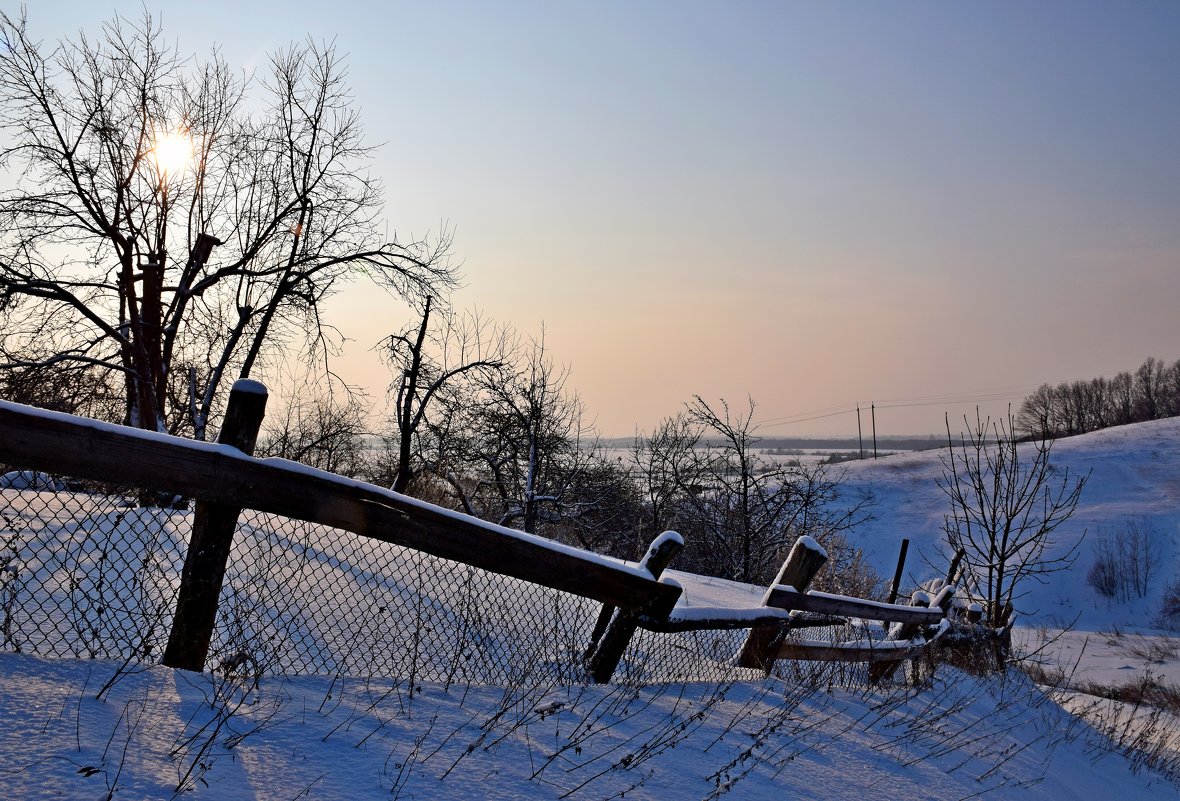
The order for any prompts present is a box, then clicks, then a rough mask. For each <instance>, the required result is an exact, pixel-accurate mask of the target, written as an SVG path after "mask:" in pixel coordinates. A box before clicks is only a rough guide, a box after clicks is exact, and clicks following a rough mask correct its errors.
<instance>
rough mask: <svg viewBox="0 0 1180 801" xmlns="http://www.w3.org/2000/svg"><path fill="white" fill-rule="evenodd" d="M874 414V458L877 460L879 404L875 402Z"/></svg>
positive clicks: (873, 405) (873, 406)
mask: <svg viewBox="0 0 1180 801" xmlns="http://www.w3.org/2000/svg"><path fill="white" fill-rule="evenodd" d="M871 408H872V412H873V458H874V459H876V458H877V404H876V402H875V401H874V402H873V404H872V407H871Z"/></svg>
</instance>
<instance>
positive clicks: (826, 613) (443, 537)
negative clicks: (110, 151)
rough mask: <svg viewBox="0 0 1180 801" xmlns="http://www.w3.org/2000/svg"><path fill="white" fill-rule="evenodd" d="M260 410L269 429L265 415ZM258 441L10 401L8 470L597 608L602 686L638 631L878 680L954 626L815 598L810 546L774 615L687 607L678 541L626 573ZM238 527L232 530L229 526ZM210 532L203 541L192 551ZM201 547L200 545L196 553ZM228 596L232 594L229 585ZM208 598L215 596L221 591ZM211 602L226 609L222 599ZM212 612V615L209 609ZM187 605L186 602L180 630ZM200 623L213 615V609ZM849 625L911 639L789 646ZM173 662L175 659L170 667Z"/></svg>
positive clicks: (939, 610) (5, 438) (592, 655)
mask: <svg viewBox="0 0 1180 801" xmlns="http://www.w3.org/2000/svg"><path fill="white" fill-rule="evenodd" d="M259 389H261V393H262V396H263V400H262V404H265V388H261V387H260V385H254V387H244V386H243V387H238V388H236V391H235V393H231V406H232V405H234V404H235V403H237V401H235V399H234V395H235V394H236V393H237V390H241V391H245V392H253V393H257V392H258V391H259ZM239 400H240V399H239ZM255 401H256V399H255ZM255 401H250V402H255ZM257 411H258V415H257V416H258V418H259V419H260V418H261V407H259V408H258V410H257ZM255 425H256V423H255ZM256 430H257V429H256V428H255V432H256ZM252 437H253V435H252V434H250V433H249V432H247V433H245V434H241V432H239V435H238V436H237V437H236V438H234V437H230V438H228V439H227V440H226V441H223V442H219V443H218V444H213V443H204V442H195V441H192V440H186V439H180V438H177V437H171V436H167V435H163V434H156V433H152V432H147V431H142V430H139V429H133V428H127V427H124V426H117V425H112V424H108V423H101V422H97V421H92V420H84V419H81V418H77V417H72V416H69V415H64V414H58V413H54V412H47V411H43V410H39V409H33V408H31V407H27V406H22V405H19V404H14V403H9V402H6V401H0V464H6V465H11V466H13V467H18V468H29V469H33V470H38V471H44V472H49V473H58V474H61V475H65V476H73V477H77V478H80V479H87V480H93V481H98V482H105V483H108V484H117V485H123V486H127V487H135V488H138V489H141V490H150V491H161V492H166V493H170V494H180V495H182V496H186V497H189V498H193V499H196V500H197V501H198V515H197V517H198V518H200V517H202V514H204V515H205V517H206V518H208V517H209V511H210V510H212V512H213V514H212V521H213V528H212V529H211V530H212V531H214V533H213V534H212V535H210V536H212V537H213V539H214V540H219V538H220V540H224V538H225V536H226V535H225V533H224V531H223V530H225V531H228V532H229V534H228V536H231V537H232V528H233V526H232V523H233V522H234V521H236V518H237V515H238V513H239V511H240V510H241V509H254V510H257V511H261V512H267V513H272V514H276V515H282V516H284V517H288V518H292V519H297V520H304V521H308V522H312V523H318V524H322V525H326V526H331V527H334V528H339V529H343V530H346V531H350V532H353V533H355V534H358V535H361V536H364V537H369V538H372V539H375V540H379V541H382V542H388V543H392V544H394V545H399V546H404V547H407V548H411V549H414V550H418V551H421V552H423V553H426V554H430V555H432V556H436V557H441V558H443V559H449V560H452V561H455V562H459V563H463V564H466V565H470V566H472V567H476V568H480V569H482V570H486V571H489V572H493V573H498V574H501V575H505V576H511V577H514V578H517V579H521V580H524V581H527V582H531V583H533V584H537V585H540V586H543V587H549V588H552V589H555V590H560V591H562V592H566V593H571V594H573V595H578V596H581V597H584V598H589V599H593V600H596V601H598V602H600V603H602V604H603V605H604V606H603V611H602V614H601V615H600V616H599V623H598V625H597V626H596V627H595V631H594V633H593V635H592V642H591V644H590V647H589V649H588V650H587V652H586V654H585V659H586V663H587V667H588V670H589V672H590V673H591V675H592V676H593V678H594V679H595V680H596V681H599V682H604V681H609V680H610V679H611V677H612V675H613V673H614V670H615V669H616V666H617V664H618V662H619V659H620V658H621V656H622V654H623V652H624V651H625V650H626V648H627V645H628V643H629V641H630V639H631V637H632V635H633V634H634V632H635V630H636V629H637V628H644V629H648V630H650V631H656V632H681V631H699V630H708V629H712V630H719V629H742V628H749V629H751V634H750V636H749V638H748V640H747V642H746V645H745V647H744V648H743V649H742V652H741V654H740V655H739V657H738V660H737V664H739V665H742V666H746V667H760V668H762V669H763V670H769V667H770V666H771V665H772V663H773V662H774V660H776V659H785V658H790V659H816V660H827V659H841V660H843V661H867V662H870V663H873V664H874V665H877V664H881V665H882V669H881V670H878V671H876V672H875V673H873V674H871V675H874V676H876V677H880V676H884V675H887V674H888V673H889V672H892V671H891V667H892V666H894V665H896V663H897V662H898V661H899V660H901V659H904V658H906V657H907V656H910V655H912V654H913V653H915V652H916V651H917V650H919V649H920V648H922V647H925V646H924V643H929V642H931V641H932V640H933V639H934V638H935V637H937V636H939V635H940V634H941V633H942V632H943V631H944V630H945V629H946V627H947V625H948V624H947V623H946V622H945V618H946V614H947V610H948V609H949V608H950V600H949V597H950V596H949V594H948V593H945V592H944V594H943V596H941V597H940V602H941V605H937V604H936V605H932V606H931V608H921V607H917V606H912V605H911V606H906V605H901V604H886V603H880V602H875V601H867V600H863V599H858V598H848V597H844V596H836V595H829V594H825V593H818V592H807V591H805V590H806V586H807V583H808V582H810V580H811V577H812V576H813V575H814V574H815V572H816V571H817V570H818V569H819V568H820V566H822V564H823V563H824V560H825V559H826V555H824V554H823V553H822V549H821V548H819V546H818V545H816V544H815V543H814V541H813V540H811V539H810V538H802V539H801V540H800V541H799V543H797V544H796V547H795V550H793V551H792V553H791V555H790V556H788V559H787V562H786V563H785V564H784V566H783V570H782V571H780V574H779V577H778V578H777V579H776V581H775V582H774V583H772V585H771V586H770V587H769V588H768V589H767V591H766V594H765V596H764V598H763V602H762V606H760V607H757V608H754V609H713V610H684V609H677V608H676V602H677V600H678V599H679V597H680V595H681V589H680V587H679V585H677V584H676V583H675V582H671V581H660V580H659V578H658V577H659V575H660V572H661V571H662V570H663V568H664V567H665V566H666V565H667V563H668V561H670V560H671V559H672V557H673V556H674V555H675V553H676V552H677V551H678V550H679V546H680V541H679V537H677V536H676V535H664V536H663V537H661V538H660V539H657V541H656V542H655V543H653V549H652V552H651V553H649V556H648V558H647V559H645V560H644V562H643V563H642V564H640V565H631V564H625V563H623V562H621V561H619V560H615V559H610V558H607V557H602V556H598V555H595V554H592V553H589V552H586V551H582V550H580V549H577V548H573V547H570V546H565V545H561V544H558V543H554V542H551V541H549V540H546V539H543V538H541V537H537V536H533V535H529V534H525V533H523V532H520V531H516V530H514V529H508V528H504V527H502V526H497V525H494V524H491V523H487V522H484V521H481V520H478V519H475V518H472V517H469V516H466V515H463V514H459V513H456V512H452V511H449V510H446V509H443V508H440V507H437V506H433V505H431V504H428V503H424V502H421V501H418V500H415V499H412V498H409V497H406V496H404V495H400V494H398V493H395V492H392V491H390V490H386V489H382V488H380V487H376V486H373V485H371V484H365V483H363V482H359V481H354V480H351V479H347V478H343V477H341V476H337V475H334V474H331V473H325V472H322V471H319V470H314V469H311V468H308V467H306V466H303V465H300V464H296V463H294V462H288V461H285V460H281V459H256V458H253V457H252V456H250V455H248V453H247V452H246V451H249V450H251V449H252V447H253V439H252ZM235 445H236V446H237V447H235ZM202 504H203V505H204V512H202V506H201V505H202ZM222 518H224V519H222ZM226 521H229V523H230V526H229V527H228V529H227V528H226V526H224V525H222V524H223V523H225V522H226ZM202 528H203V529H204V528H207V526H204V525H203V526H202ZM217 531H221V532H222V533H220V534H219V533H216V532H217ZM199 533H200V532H196V531H194V543H195V542H196V538H197V535H198V534H199ZM201 536H205V535H204V534H202V535H201ZM222 546H224V547H222ZM218 548H219V553H220V551H224V552H225V554H226V555H227V554H228V543H227V542H221V545H220V546H218ZM194 550H195V549H194V548H193V547H190V549H189V551H190V556H191V555H192V552H193V551H194ZM218 558H219V559H222V558H223V557H222V556H220V555H219V556H218ZM193 570H198V568H195V567H194V568H193ZM221 570H224V563H222V565H221ZM200 571H205V572H208V569H207V568H200V569H199V570H198V572H200ZM214 571H215V568H214ZM187 572H190V568H189V565H187V564H186V573H187ZM198 578H200V577H198ZM210 586H212V585H210ZM216 588H217V589H219V588H220V578H219V577H218V580H217V582H216ZM182 592H183V587H182ZM201 592H202V593H203V594H204V595H205V596H207V595H208V594H209V588H205V589H204V590H202V591H201ZM212 595H213V598H214V604H215V603H216V595H217V593H216V592H215V591H214V592H213V593H212ZM201 605H204V606H207V604H206V603H205V602H204V601H202V602H201V604H198V606H201ZM182 606H184V604H181V603H178V616H177V625H179V621H180V611H179V607H182ZM214 610H215V607H214ZM200 615H201V616H204V617H208V616H209V611H208V609H204V611H202V612H200ZM849 618H861V619H866V620H880V621H884V622H886V623H893V624H895V628H896V629H897V632H901V633H903V634H904V636H899V637H896V638H895V639H894V640H893V641H888V640H886V641H878V642H876V643H868V644H866V643H863V642H860V641H855V642H849V643H844V644H839V643H837V644H831V643H808V642H807V641H798V640H796V641H792V642H787V641H785V640H784V637H785V634H786V632H787V631H789V630H790V629H794V628H803V627H809V626H817V625H821V626H831V625H837V624H843V623H847V622H848V619H849ZM895 633H896V632H895ZM202 638H203V639H204V642H203V644H202V642H201V639H202ZM207 649H208V636H207V635H205V634H200V635H199V636H197V637H195V638H193V637H190V636H188V634H187V633H186V632H178V631H177V630H176V628H175V627H174V629H173V632H172V638H171V641H170V649H169V650H170V651H172V656H171V657H170V658H171V659H172V662H175V664H173V666H176V667H187V668H189V669H197V670H199V669H201V667H203V663H204V660H205V658H206V653H207ZM181 654H183V655H181ZM172 662H169V661H167V660H166V664H172Z"/></svg>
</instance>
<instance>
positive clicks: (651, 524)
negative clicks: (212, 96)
mask: <svg viewBox="0 0 1180 801" xmlns="http://www.w3.org/2000/svg"><path fill="white" fill-rule="evenodd" d="M701 433H702V428H701V426H700V425H699V424H697V423H695V422H693V421H692V420H690V419H689V417H688V416H687V415H686V414H685V413H684V412H680V413H678V414H676V415H675V416H673V417H666V418H664V419H663V420H662V421H661V422H660V424H659V425H658V426H657V427H656V429H655V431H654V432H652V434H651V436H644V435H637V436H636V437H635V439H634V441H633V442H632V445H631V451H630V453H629V457H630V461H631V466H632V467H633V469H634V471H635V475H636V481H637V482H638V484H639V486H640V492H641V494H642V496H643V500H644V503H645V505H646V507H647V511H648V516H647V518H648V519H647V527H646V528H647V530H646V534H647V537H646V539H645V540H644V542H645V543H647V542H650V541H651V540H652V539H654V538H655V537H657V536H659V535H660V534H661V533H663V532H664V531H666V530H668V529H673V528H676V526H677V525H678V520H679V518H680V516H681V515H680V514H679V513H682V512H683V511H684V510H685V509H686V508H688V506H687V504H686V503H685V500H686V498H688V497H689V496H690V495H691V494H692V493H695V492H698V491H699V489H700V479H701V476H700V475H699V468H700V466H701V461H700V459H698V458H697V454H696V448H697V446H698V445H699V444H700V440H701Z"/></svg>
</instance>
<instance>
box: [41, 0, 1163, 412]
mask: <svg viewBox="0 0 1180 801" xmlns="http://www.w3.org/2000/svg"><path fill="white" fill-rule="evenodd" d="M142 7H143V6H142V5H141V4H140V3H139V2H138V0H137V1H136V2H126V3H120V4H117V5H104V4H102V3H93V2H60V1H58V0H40V2H37V3H36V4H34V5H32V6H31V7H30V9H29V20H30V27H31V29H32V31H33V32H34V34H35V35H38V36H40V37H42V38H45V39H55V38H57V37H59V36H61V35H65V34H72V33H74V32H76V31H77V30H78V29H82V30H85V31H88V32H94V31H96V30H97V26H98V24H99V23H100V22H101V21H102V20H103V19H105V18H107V17H109V16H110V14H111V13H112V11H113V10H115V9H116V8H117V9H118V10H119V11H120V12H121V13H124V14H125V15H129V16H132V17H134V16H138V15H139V14H140V13H141V9H142ZM147 8H148V9H149V10H151V11H153V12H155V11H159V12H161V17H162V20H163V23H164V29H165V32H166V33H167V34H168V35H169V36H170V37H172V38H175V39H176V41H177V43H178V45H179V47H180V49H181V51H182V52H196V51H204V50H206V49H207V48H208V47H209V46H210V45H211V44H213V43H214V42H216V43H220V45H221V46H222V50H223V52H224V54H225V55H226V57H227V59H228V60H229V62H230V63H231V64H234V65H238V66H242V67H245V68H250V67H253V66H258V65H261V64H264V63H265V57H266V53H267V52H269V51H272V50H274V49H276V48H278V47H281V46H284V45H287V44H289V43H290V42H292V41H295V40H300V39H302V38H304V36H305V35H307V34H311V35H312V36H314V37H316V38H327V39H331V38H334V39H335V40H336V43H337V47H338V48H339V50H341V51H342V52H345V53H347V54H348V61H349V64H350V65H351V76H352V84H353V87H354V91H355V95H356V100H357V103H358V104H359V106H360V107H361V109H362V112H363V115H364V119H365V123H366V126H367V130H368V132H369V136H370V138H371V139H372V140H373V141H374V142H384V143H385V144H384V146H383V147H382V148H381V150H380V152H379V155H378V157H377V159H376V161H375V162H374V165H373V169H374V172H375V173H376V174H377V175H378V176H379V177H381V178H382V179H383V180H384V181H385V183H386V186H387V203H388V205H387V210H386V214H387V217H388V219H389V221H390V225H391V227H392V228H394V229H396V230H397V231H398V232H399V233H401V234H402V235H403V236H408V235H410V234H414V235H421V234H423V233H425V232H427V231H435V232H436V231H437V230H438V229H439V226H440V224H447V225H449V226H453V227H454V229H455V255H456V256H457V258H458V259H460V260H461V261H462V262H463V265H464V273H465V284H466V285H465V287H464V288H463V289H462V290H461V291H460V292H459V293H458V294H457V296H456V297H455V298H454V302H455V304H456V305H458V306H460V307H465V306H472V305H477V306H479V307H480V308H481V309H483V310H484V311H486V312H487V313H488V314H489V315H491V316H492V317H494V318H496V319H498V320H502V321H507V322H511V323H513V324H514V325H516V326H517V327H518V328H519V329H521V330H522V331H525V332H533V333H535V332H538V331H539V330H540V327H541V323H542V321H544V324H545V327H546V331H547V343H548V346H549V348H550V351H551V352H552V354H553V355H554V357H555V358H556V359H557V360H559V361H561V362H568V363H569V364H570V365H571V366H572V368H573V375H572V378H571V384H572V385H573V386H574V387H576V388H577V389H578V391H579V393H580V394H581V396H582V397H583V399H584V401H585V402H586V406H587V408H588V410H589V412H590V413H591V415H592V416H593V417H595V418H596V419H597V423H598V428H599V430H600V431H601V432H602V433H604V434H607V435H627V434H630V433H632V432H633V431H634V430H635V428H636V427H639V428H651V427H652V426H653V425H655V424H656V423H657V422H658V420H659V419H660V418H661V417H663V416H665V415H668V414H672V413H674V412H675V411H676V410H677V409H678V408H680V406H681V404H682V403H683V402H684V401H685V400H687V399H689V398H690V397H691V396H692V395H693V394H694V393H697V394H701V395H702V396H704V397H705V398H706V399H715V398H718V397H726V398H729V399H731V400H736V401H739V402H740V401H744V398H745V397H746V395H747V394H749V395H752V396H753V397H754V399H755V400H756V401H757V402H758V404H759V412H758V418H759V419H760V420H762V421H764V427H763V433H764V434H766V435H779V434H782V435H796V434H798V435H806V434H814V433H841V434H848V435H855V433H856V417H855V414H853V412H852V410H853V409H854V407H855V404H856V403H857V402H860V403H861V404H862V405H865V406H867V405H868V404H869V403H871V402H874V401H876V402H877V403H878V412H877V428H878V432H879V433H881V434H908V433H933V432H935V431H938V430H939V429H940V428H941V426H942V418H943V413H944V412H945V411H949V412H950V413H951V414H952V417H954V416H957V415H961V414H962V413H963V412H964V411H965V410H966V409H969V408H971V407H972V406H973V404H974V402H975V401H984V402H985V404H984V408H985V411H991V412H995V411H998V410H1000V409H1002V408H1003V404H1004V403H1006V402H1007V400H1009V399H1010V400H1012V401H1013V402H1018V401H1019V399H1020V398H1021V397H1022V396H1023V394H1024V393H1025V392H1027V391H1028V390H1031V389H1032V388H1034V387H1035V386H1036V385H1038V384H1040V383H1043V382H1051V383H1056V382H1059V381H1063V380H1070V379H1075V378H1091V377H1094V376H1098V375H1106V376H1110V375H1113V374H1114V373H1115V372H1118V371H1119V370H1124V369H1133V368H1134V367H1136V366H1138V365H1139V364H1140V363H1141V362H1142V360H1143V359H1144V358H1145V357H1147V356H1149V355H1154V356H1157V357H1160V358H1163V359H1166V360H1168V361H1173V360H1175V359H1177V358H1180V311H1178V308H1177V307H1178V306H1180V303H1178V301H1180V145H1178V143H1180V3H1176V2H1172V1H1171V0H1168V1H1166V2H1154V3H1152V2H1125V3H1123V2H1119V3H1116V2H1080V1H1079V0H1070V1H1069V2H1048V1H1039V2H1031V3H1030V2H986V3H974V2H971V3H968V2H928V3H914V2H891V3H815V2H725V3H722V2H712V3H699V2H660V3H630V2H594V3H590V2H587V3H548V2H546V3H475V2H472V3H439V2H431V3H422V2H416V3H402V2H383V3H354V2H336V3H324V2H315V3H311V2H303V1H302V0H288V1H287V2H282V3H269V2H232V3H230V2H202V3H191V4H179V3H163V4H161V3H158V2H157V3H152V2H151V0H148V2H147ZM331 313H332V314H333V315H334V319H335V321H336V322H337V324H338V325H339V326H340V327H341V328H342V329H343V330H344V332H345V333H346V334H347V335H348V336H349V337H351V338H352V339H353V342H351V343H350V344H349V346H348V350H347V353H346V356H345V361H344V362H343V364H342V372H343V374H344V375H345V377H346V378H348V379H349V380H351V381H353V382H356V383H359V384H363V385H367V386H368V387H369V388H370V389H371V390H372V391H373V392H374V393H375V394H380V392H381V391H382V390H383V387H384V385H385V383H386V382H387V376H386V374H385V373H384V372H383V371H382V369H381V368H380V367H379V365H378V363H377V361H376V359H375V357H374V355H373V354H372V353H370V352H369V348H371V346H372V345H373V344H374V343H375V342H376V341H377V340H378V339H380V337H381V336H382V335H384V334H386V333H388V332H389V331H391V330H393V329H395V328H400V327H401V326H402V325H404V324H405V322H406V321H407V309H406V307H405V306H404V305H403V304H400V303H398V302H395V301H392V300H389V299H386V298H382V297H380V296H379V295H378V294H376V293H373V292H372V291H371V289H368V288H357V289H355V290H353V291H349V292H346V293H344V294H343V295H341V296H340V297H339V298H337V299H335V300H334V301H333V305H332V307H331ZM951 401H955V402H953V403H952V402H951ZM960 401H965V402H966V405H964V403H961V402H960ZM829 412H840V413H839V414H836V415H834V416H825V417H820V416H819V415H822V414H826V413H829ZM813 417H816V418H818V419H810V420H802V418H813ZM797 421H798V422H797ZM866 425H867V416H866ZM866 431H867V429H866Z"/></svg>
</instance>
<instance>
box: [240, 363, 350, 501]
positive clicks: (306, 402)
mask: <svg viewBox="0 0 1180 801" xmlns="http://www.w3.org/2000/svg"><path fill="white" fill-rule="evenodd" d="M285 390H286V391H284V392H282V393H281V395H280V396H279V399H280V403H279V404H278V405H277V406H276V405H275V404H271V406H270V408H269V409H268V412H269V413H268V414H267V416H266V418H265V420H264V421H263V425H262V431H261V432H260V435H259V439H258V446H257V448H256V453H257V455H259V456H276V457H278V458H280V459H290V460H291V461H293V462H300V463H302V464H306V465H308V466H310V467H315V468H318V469H320V470H326V471H328V472H330V473H338V474H340V475H345V476H351V477H354V478H356V477H361V476H362V475H363V474H365V473H366V472H367V468H368V458H367V451H368V447H367V442H366V440H367V437H368V411H369V410H368V407H367V405H366V403H365V400H364V397H363V396H362V395H361V394H360V393H359V392H358V391H356V390H355V389H353V388H351V387H347V386H344V385H343V384H341V383H339V382H338V381H336V380H334V378H333V377H331V376H329V377H328V380H327V381H321V380H320V379H319V377H318V376H315V375H305V376H304V377H303V380H302V381H300V382H297V383H295V384H294V385H293V386H291V387H288V388H285ZM275 394H279V393H275Z"/></svg>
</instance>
